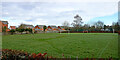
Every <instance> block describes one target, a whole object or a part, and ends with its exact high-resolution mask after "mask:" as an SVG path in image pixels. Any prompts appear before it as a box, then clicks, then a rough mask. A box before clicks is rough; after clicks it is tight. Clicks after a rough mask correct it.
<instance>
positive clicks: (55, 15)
mask: <svg viewBox="0 0 120 60" xmlns="http://www.w3.org/2000/svg"><path fill="white" fill-rule="evenodd" d="M2 4H3V5H2V10H3V11H2V16H3V17H1V19H4V20H7V21H9V23H10V24H9V25H19V24H20V23H26V24H33V25H37V24H38V25H39V24H40V25H42V24H44V25H61V24H62V22H64V21H65V20H67V21H69V22H70V23H71V22H73V18H74V16H75V15H76V14H79V15H80V16H81V17H82V19H83V21H84V22H85V23H86V22H87V21H89V20H90V19H92V18H94V17H100V16H106V15H111V14H113V13H116V12H117V3H113V2H102V3H100V2H97V3H85V2H84V3H77V2H76V3H73V2H69V3H50V2H49V3H48V2H40V3H39V2H37V3H13V2H11V3H5V2H4V3H2ZM31 6H32V7H31Z"/></svg>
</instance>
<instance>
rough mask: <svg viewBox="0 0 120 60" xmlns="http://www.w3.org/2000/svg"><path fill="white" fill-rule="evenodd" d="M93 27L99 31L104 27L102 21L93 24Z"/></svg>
mask: <svg viewBox="0 0 120 60" xmlns="http://www.w3.org/2000/svg"><path fill="white" fill-rule="evenodd" d="M95 27H96V28H98V29H101V28H103V27H104V23H103V22H102V21H98V22H96V23H95Z"/></svg>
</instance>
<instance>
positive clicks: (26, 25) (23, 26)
mask: <svg viewBox="0 0 120 60" xmlns="http://www.w3.org/2000/svg"><path fill="white" fill-rule="evenodd" d="M18 28H24V29H32V31H33V32H35V29H34V26H33V25H28V24H21V25H20V26H19V27H18Z"/></svg>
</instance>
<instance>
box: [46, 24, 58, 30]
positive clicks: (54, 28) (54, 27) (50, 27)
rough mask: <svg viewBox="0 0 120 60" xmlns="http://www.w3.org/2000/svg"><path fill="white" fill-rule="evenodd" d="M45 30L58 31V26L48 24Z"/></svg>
mask: <svg viewBox="0 0 120 60" xmlns="http://www.w3.org/2000/svg"><path fill="white" fill-rule="evenodd" d="M47 31H49V32H50V31H52V32H58V27H56V26H54V25H51V26H48V28H47Z"/></svg>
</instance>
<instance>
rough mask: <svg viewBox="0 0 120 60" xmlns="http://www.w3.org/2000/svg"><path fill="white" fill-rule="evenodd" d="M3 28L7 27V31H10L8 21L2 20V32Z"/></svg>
mask: <svg viewBox="0 0 120 60" xmlns="http://www.w3.org/2000/svg"><path fill="white" fill-rule="evenodd" d="M2 28H3V29H4V28H5V29H6V32H7V31H9V29H8V21H0V32H2Z"/></svg>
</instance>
